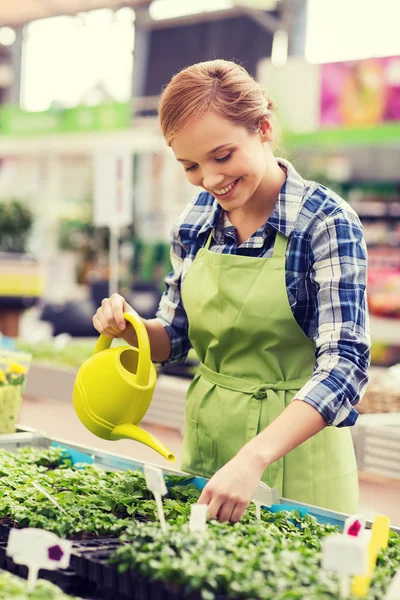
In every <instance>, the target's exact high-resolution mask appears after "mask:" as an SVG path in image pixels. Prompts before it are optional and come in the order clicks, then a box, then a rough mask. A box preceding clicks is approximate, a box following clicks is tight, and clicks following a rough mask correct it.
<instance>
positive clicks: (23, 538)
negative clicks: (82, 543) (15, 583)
mask: <svg viewBox="0 0 400 600" xmlns="http://www.w3.org/2000/svg"><path fill="white" fill-rule="evenodd" d="M71 549H72V542H70V541H68V540H62V539H61V538H59V537H58V536H56V535H55V533H51V532H50V531H44V530H43V529H36V528H34V527H27V528H26V529H12V530H11V531H10V536H9V538H8V544H7V554H8V556H11V557H12V559H13V560H14V562H15V563H17V564H19V565H26V566H27V567H28V589H29V590H33V589H34V587H35V585H36V581H37V577H38V573H39V569H51V570H55V569H67V568H68V567H69V561H70V556H71Z"/></svg>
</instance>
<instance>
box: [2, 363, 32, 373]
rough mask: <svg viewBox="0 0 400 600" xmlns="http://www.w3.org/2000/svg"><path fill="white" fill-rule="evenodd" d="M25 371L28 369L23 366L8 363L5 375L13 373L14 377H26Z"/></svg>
mask: <svg viewBox="0 0 400 600" xmlns="http://www.w3.org/2000/svg"><path fill="white" fill-rule="evenodd" d="M27 371H28V368H27V367H24V366H23V365H20V364H19V363H16V362H11V361H10V362H9V363H8V369H7V373H15V374H16V375H26V373H27Z"/></svg>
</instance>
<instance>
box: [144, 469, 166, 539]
mask: <svg viewBox="0 0 400 600" xmlns="http://www.w3.org/2000/svg"><path fill="white" fill-rule="evenodd" d="M143 470H144V476H145V477H146V485H147V487H148V489H149V490H150V491H151V492H152V494H153V495H154V499H155V501H156V505H157V511H158V518H159V519H160V525H161V529H162V530H163V532H164V533H166V532H167V524H166V522H165V515H164V509H163V505H162V496H165V494H167V493H168V490H167V486H166V485H165V480H164V476H163V472H162V470H161V469H160V468H159V467H154V466H153V465H144V469H143Z"/></svg>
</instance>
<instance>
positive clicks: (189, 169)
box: [185, 165, 197, 171]
mask: <svg viewBox="0 0 400 600" xmlns="http://www.w3.org/2000/svg"><path fill="white" fill-rule="evenodd" d="M195 169H197V165H193V166H191V167H185V171H194V170H195Z"/></svg>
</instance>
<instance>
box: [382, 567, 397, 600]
mask: <svg viewBox="0 0 400 600" xmlns="http://www.w3.org/2000/svg"><path fill="white" fill-rule="evenodd" d="M385 600H400V569H399V570H398V571H396V573H395V574H394V577H393V579H392V581H391V582H390V585H389V588H388V591H387V592H386V595H385Z"/></svg>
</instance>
